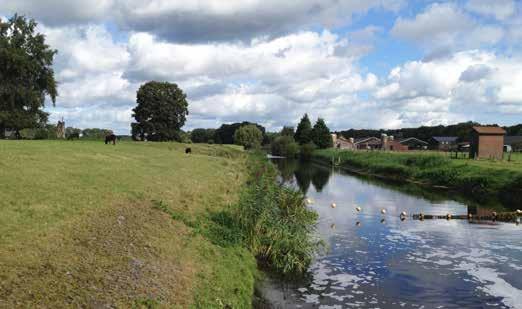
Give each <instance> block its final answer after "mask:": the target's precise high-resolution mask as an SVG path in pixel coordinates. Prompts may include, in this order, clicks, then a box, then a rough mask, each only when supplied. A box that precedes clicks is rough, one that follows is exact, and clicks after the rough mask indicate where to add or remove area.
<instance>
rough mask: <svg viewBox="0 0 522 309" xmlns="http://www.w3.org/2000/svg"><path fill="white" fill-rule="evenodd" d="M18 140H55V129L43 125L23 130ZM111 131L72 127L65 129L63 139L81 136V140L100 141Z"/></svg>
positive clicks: (50, 125) (48, 125)
mask: <svg viewBox="0 0 522 309" xmlns="http://www.w3.org/2000/svg"><path fill="white" fill-rule="evenodd" d="M19 133H20V136H19V138H22V139H38V140H42V139H51V140H52V139H57V138H58V137H57V134H56V133H57V127H56V125H55V124H45V125H42V126H39V127H37V128H25V129H21V130H20V131H19ZM111 133H112V131H111V130H108V129H99V128H89V129H83V130H82V129H78V128H74V127H67V128H65V137H66V138H67V137H70V136H81V137H82V139H92V140H101V139H104V138H105V136H107V135H108V134H111Z"/></svg>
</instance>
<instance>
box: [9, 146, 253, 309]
mask: <svg viewBox="0 0 522 309" xmlns="http://www.w3.org/2000/svg"><path fill="white" fill-rule="evenodd" d="M184 147H185V145H182V144H171V143H158V144H154V143H131V142H125V143H120V144H118V145H117V146H115V147H114V146H106V145H104V144H103V143H102V142H83V141H82V142H77V141H75V142H66V141H0V158H1V160H0V187H1V188H2V189H1V190H0V213H1V214H2V215H1V216H0V307H11V308H12V307H68V306H72V307H105V306H117V307H132V306H137V307H140V306H143V307H147V306H149V307H150V306H154V305H158V306H160V307H181V308H187V307H196V308H223V307H225V306H230V307H233V308H245V307H248V306H250V304H251V297H252V293H253V287H254V276H255V273H256V263H255V259H254V257H253V255H252V254H251V253H250V252H249V251H248V250H247V249H246V248H245V246H240V245H233V246H228V245H227V243H226V241H223V239H224V238H223V237H222V235H221V232H220V226H221V225H220V223H219V221H220V214H221V213H222V212H223V211H225V210H226V209H228V208H229V207H230V205H233V204H237V202H238V200H239V192H240V189H241V188H242V186H243V184H244V183H245V181H246V175H247V172H246V164H245V160H246V158H245V155H244V154H243V153H242V152H241V151H240V150H238V149H237V148H234V147H226V146H204V145H191V147H192V151H193V154H192V155H190V156H187V155H185V154H184V153H183V150H184ZM218 236H219V237H218Z"/></svg>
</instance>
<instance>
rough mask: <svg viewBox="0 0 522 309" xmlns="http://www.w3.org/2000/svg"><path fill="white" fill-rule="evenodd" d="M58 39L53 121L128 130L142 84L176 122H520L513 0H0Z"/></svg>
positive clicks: (519, 9) (1, 10)
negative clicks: (176, 91)
mask: <svg viewBox="0 0 522 309" xmlns="http://www.w3.org/2000/svg"><path fill="white" fill-rule="evenodd" d="M14 13H18V14H21V15H25V16H27V17H30V18H34V19H35V20H36V21H37V22H38V23H39V26H38V31H40V32H41V33H44V34H45V35H46V40H47V43H48V44H49V45H50V46H51V47H52V48H54V49H56V50H58V54H57V56H56V59H55V64H54V69H55V74H56V79H57V81H58V82H59V86H58V91H59V97H58V98H57V101H56V106H55V107H53V106H52V104H50V103H49V102H48V103H47V105H46V111H47V112H49V113H50V115H51V117H50V120H51V121H52V122H56V121H57V120H58V119H61V118H62V117H63V118H64V119H65V121H66V125H67V126H74V127H79V128H91V127H100V128H108V129H112V130H114V131H115V132H117V133H118V134H128V133H129V131H130V123H131V122H132V121H133V118H132V109H133V108H134V107H135V105H136V91H137V90H138V88H139V87H140V85H142V84H143V83H145V82H147V81H150V80H155V81H168V82H172V83H176V84H178V86H180V87H181V88H182V89H183V91H184V92H185V93H186V94H187V99H188V103H189V116H188V118H187V122H186V124H185V127H184V128H183V129H184V130H191V129H194V128H199V127H204V128H216V127H218V126H219V125H221V124H222V123H231V122H239V121H251V122H257V123H260V124H262V125H264V126H265V127H267V129H268V130H271V131H275V130H279V129H281V127H282V126H284V125H294V126H295V125H296V123H297V121H298V120H299V119H300V118H301V116H302V115H303V114H304V113H308V114H309V115H310V116H311V117H312V119H316V118H317V117H322V118H324V119H325V120H326V122H327V125H328V126H329V127H330V129H332V130H342V129H349V128H401V127H414V126H420V125H438V124H443V125H445V124H452V123H457V122H462V121H470V120H471V121H477V122H481V123H488V124H492V123H497V124H500V125H512V124H516V123H521V122H522V48H521V47H522V1H519V0H462V1H427V0H413V1H407V0H365V1H359V0H295V1H280V0H227V1H222V0H191V1H185V0H148V1H147V0H90V1H83V0H2V1H0V17H1V18H2V19H5V18H8V17H10V16H12V15H13V14H14Z"/></svg>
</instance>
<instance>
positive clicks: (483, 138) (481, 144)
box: [469, 127, 506, 160]
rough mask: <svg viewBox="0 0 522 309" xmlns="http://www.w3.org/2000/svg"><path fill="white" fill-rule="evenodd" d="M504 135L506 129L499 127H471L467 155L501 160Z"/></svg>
mask: <svg viewBox="0 0 522 309" xmlns="http://www.w3.org/2000/svg"><path fill="white" fill-rule="evenodd" d="M504 135H506V131H505V130H504V129H502V128H499V127H473V130H472V131H471V138H470V149H469V157H470V158H471V159H497V160H501V159H502V157H503V154H504Z"/></svg>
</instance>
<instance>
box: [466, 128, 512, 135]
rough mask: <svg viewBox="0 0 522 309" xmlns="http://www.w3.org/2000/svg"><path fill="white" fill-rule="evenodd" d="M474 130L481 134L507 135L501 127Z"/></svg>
mask: <svg viewBox="0 0 522 309" xmlns="http://www.w3.org/2000/svg"><path fill="white" fill-rule="evenodd" d="M473 130H474V131H476V132H477V133H479V134H499V135H504V134H506V130H504V129H502V128H500V127H473Z"/></svg>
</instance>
